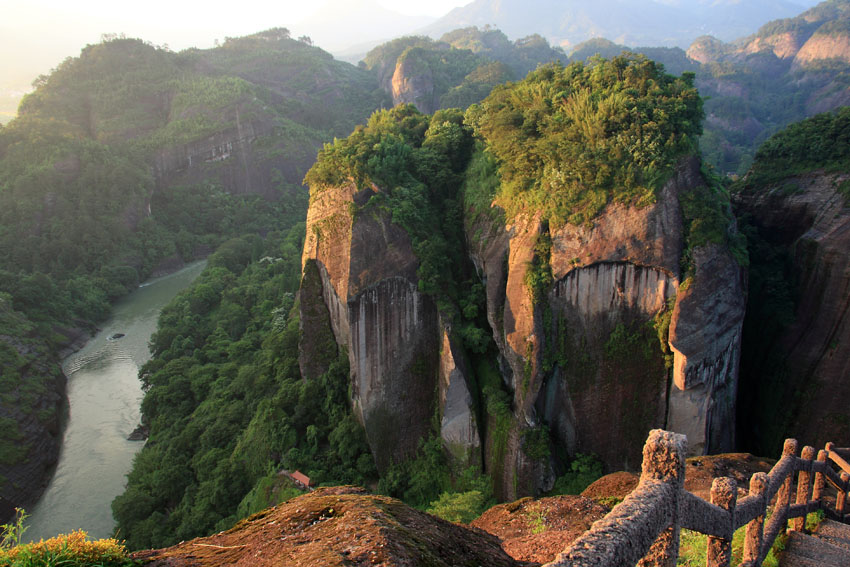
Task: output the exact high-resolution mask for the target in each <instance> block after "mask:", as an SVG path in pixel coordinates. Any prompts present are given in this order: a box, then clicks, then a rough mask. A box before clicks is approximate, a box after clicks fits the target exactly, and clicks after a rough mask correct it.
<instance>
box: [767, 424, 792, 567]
mask: <svg viewBox="0 0 850 567" xmlns="http://www.w3.org/2000/svg"><path fill="white" fill-rule="evenodd" d="M797 447H798V445H797V440H796V439H786V440H785V446H784V447H783V449H782V460H788V459H789V457H790V458H794V456H795V455H796V454H797ZM790 464H791V465H792V466H791V467H790V468H789V469H788V472H787V473H786V476H785V479H784V480H783V481H782V486H781V487H780V488H779V492H777V493H776V504H775V505H774V507H773V516H771V517H770V522H769V523H768V524H767V528H766V529H765V532H764V539H765V540H766V541H773V540H775V539H776V538H777V537H778V536H779V534H782V533H785V530H786V529H787V527H788V505H789V504H790V503H791V485H792V483H793V482H794V467H793V462H792V463H790ZM766 554H767V551H766V550H764V553H761V554H759V564H761V562H762V561H764V557H765V555H766Z"/></svg>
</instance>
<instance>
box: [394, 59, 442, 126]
mask: <svg viewBox="0 0 850 567" xmlns="http://www.w3.org/2000/svg"><path fill="white" fill-rule="evenodd" d="M392 95H393V104H394V105H399V104H405V103H410V104H414V105H416V108H418V109H419V112H422V113H423V114H432V113H433V112H434V111H435V110H437V108H439V103H438V101H437V100H436V96H435V93H434V77H433V73H432V71H431V67H430V66H429V65H428V62H427V61H425V60H424V59H422V58H421V57H420V56H419V55H418V52H417V50H415V49H412V50H409V51H408V52H406V53H405V54H404V55H403V56H402V57H399V59H398V62H397V63H396V68H395V73H394V74H393V78H392Z"/></svg>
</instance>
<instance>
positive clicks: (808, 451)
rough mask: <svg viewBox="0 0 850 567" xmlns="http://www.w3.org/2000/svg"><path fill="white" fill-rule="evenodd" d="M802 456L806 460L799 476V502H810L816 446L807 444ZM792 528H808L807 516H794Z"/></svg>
mask: <svg viewBox="0 0 850 567" xmlns="http://www.w3.org/2000/svg"><path fill="white" fill-rule="evenodd" d="M800 456H801V458H802V459H803V461H804V462H803V468H802V469H800V474H799V476H798V477H797V504H808V502H809V499H810V498H811V496H812V460H813V459H814V458H815V448H814V447H810V446H809V445H806V446H805V447H803V453H802V454H801V455H800ZM792 529H793V530H794V531H798V532H802V531H803V530H804V529H806V516H803V517H802V518H794V522H793V526H792Z"/></svg>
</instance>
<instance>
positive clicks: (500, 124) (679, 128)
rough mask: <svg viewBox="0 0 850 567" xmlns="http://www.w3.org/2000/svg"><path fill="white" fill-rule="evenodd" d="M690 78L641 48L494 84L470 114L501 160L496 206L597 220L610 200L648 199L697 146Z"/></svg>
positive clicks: (698, 114)
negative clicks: (640, 52) (676, 73)
mask: <svg viewBox="0 0 850 567" xmlns="http://www.w3.org/2000/svg"><path fill="white" fill-rule="evenodd" d="M693 81H694V76H693V74H690V73H685V74H683V75H682V76H681V77H673V76H671V75H668V74H666V73H665V72H664V68H663V67H662V66H661V65H658V64H656V63H654V62H653V61H651V60H649V59H647V58H646V57H644V56H641V55H634V54H624V55H621V56H618V57H615V58H613V59H610V60H604V59H600V58H594V59H591V61H590V62H589V63H588V64H584V63H573V64H571V65H569V66H567V67H564V66H562V65H560V64H551V65H547V66H544V67H541V68H539V69H537V70H536V71H534V72H532V73H530V74H529V75H528V77H526V78H525V80H523V81H520V82H518V83H514V84H507V85H503V86H500V87H497V88H496V89H494V91H493V92H492V93H491V94H490V96H489V97H487V99H485V100H484V101H483V102H482V103H481V104H480V105H477V106H473V107H471V108H470V109H469V110H468V111H467V115H466V116H467V122H468V123H470V124H472V126H473V127H474V129H475V132H476V134H478V135H480V136H481V137H483V138H484V140H485V141H486V143H487V149H488V151H489V152H490V153H491V154H492V155H494V156H495V157H496V158H497V160H498V162H499V166H500V173H501V177H502V186H501V188H500V190H499V192H498V195H497V196H496V203H497V204H499V205H500V206H501V207H503V208H504V209H505V210H506V212H507V214H508V216H509V217H513V216H515V215H516V214H517V213H519V212H520V211H521V210H523V209H536V210H541V211H542V212H543V215H544V217H546V218H548V219H549V220H550V222H552V223H553V224H554V225H555V226H557V225H562V224H564V223H571V224H582V223H585V222H588V221H590V220H592V219H593V218H594V217H595V216H596V215H597V214H599V212H600V211H601V210H602V209H603V208H604V207H605V205H607V204H608V202H610V201H612V200H613V201H617V202H623V203H630V204H635V205H646V204H649V203H652V202H654V199H655V192H656V190H657V189H658V188H660V186H661V185H662V184H663V183H664V182H665V181H666V180H667V179H668V178H669V176H670V174H671V173H672V171H673V168H674V166H675V165H676V163H677V161H678V160H679V158H681V157H682V156H683V155H686V154H689V153H693V152H695V151H696V140H697V137H698V136H699V135H700V133H701V132H702V126H701V123H702V117H703V112H702V101H701V99H700V97H699V95H698V93H697V90H696V88H695V87H694V84H693Z"/></svg>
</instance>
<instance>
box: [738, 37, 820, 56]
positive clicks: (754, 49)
mask: <svg viewBox="0 0 850 567" xmlns="http://www.w3.org/2000/svg"><path fill="white" fill-rule="evenodd" d="M805 42H806V35H805V34H803V33H802V32H800V31H796V32H794V31H787V32H783V33H777V34H774V35H771V36H768V37H756V38H755V39H754V40H753V41H751V42H750V43H748V44H747V45H746V47H744V52H745V53H758V52H760V51H765V50H768V51H770V52H772V53H773V54H774V55H776V56H777V57H779V58H780V59H791V58H793V57H794V56H795V55H797V52H798V51H800V48H801V47H802V46H803V44H804V43H805Z"/></svg>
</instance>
